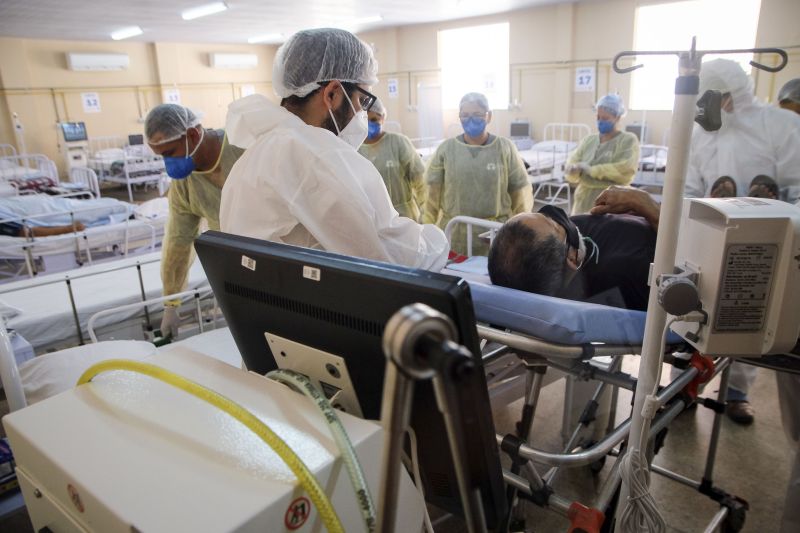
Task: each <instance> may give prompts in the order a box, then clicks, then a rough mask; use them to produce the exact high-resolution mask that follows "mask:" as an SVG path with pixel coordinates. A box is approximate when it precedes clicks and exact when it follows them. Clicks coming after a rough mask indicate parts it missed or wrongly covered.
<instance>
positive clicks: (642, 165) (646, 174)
mask: <svg viewBox="0 0 800 533" xmlns="http://www.w3.org/2000/svg"><path fill="white" fill-rule="evenodd" d="M666 168H667V147H666V146H663V145H658V144H643V145H641V146H640V147H639V167H638V168H637V169H636V175H635V176H634V178H633V185H637V186H640V187H641V186H653V187H663V186H664V175H665V173H666Z"/></svg>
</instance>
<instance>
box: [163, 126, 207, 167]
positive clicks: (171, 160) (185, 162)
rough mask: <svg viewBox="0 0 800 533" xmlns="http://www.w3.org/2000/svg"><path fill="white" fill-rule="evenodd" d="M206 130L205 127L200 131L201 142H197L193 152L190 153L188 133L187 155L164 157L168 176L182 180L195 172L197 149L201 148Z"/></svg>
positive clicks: (187, 136)
mask: <svg viewBox="0 0 800 533" xmlns="http://www.w3.org/2000/svg"><path fill="white" fill-rule="evenodd" d="M205 136H206V130H205V129H203V130H201V132H200V142H198V143H197V146H195V147H194V150H192V153H189V135H188V134H187V135H186V155H185V156H184V157H170V156H165V157H164V169H165V170H166V171H167V176H169V177H170V178H172V179H174V180H182V179H186V178H187V177H188V176H189V174H191V173H192V172H194V169H195V166H194V159H192V157H194V154H195V153H197V149H198V148H200V145H201V144H203V139H205Z"/></svg>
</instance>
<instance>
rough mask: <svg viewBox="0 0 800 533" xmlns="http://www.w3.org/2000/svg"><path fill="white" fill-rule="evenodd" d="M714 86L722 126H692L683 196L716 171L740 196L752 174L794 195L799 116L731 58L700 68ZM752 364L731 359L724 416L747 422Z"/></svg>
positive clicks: (704, 188) (799, 166)
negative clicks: (762, 98)
mask: <svg viewBox="0 0 800 533" xmlns="http://www.w3.org/2000/svg"><path fill="white" fill-rule="evenodd" d="M708 90H717V91H720V92H721V93H722V95H723V98H722V127H721V128H720V129H719V130H718V131H705V130H704V129H703V128H702V127H700V125H697V124H696V125H695V127H694V132H693V133H692V140H691V153H690V155H689V168H688V170H687V174H686V189H685V195H686V196H689V197H703V196H710V195H711V193H712V186H713V185H714V183H715V182H716V181H717V180H718V179H719V178H720V177H722V176H729V177H730V178H732V179H733V181H734V182H735V183H736V190H737V192H738V195H742V196H743V195H746V194H747V193H748V191H749V190H750V186H751V183H752V181H753V178H755V177H756V176H759V175H763V176H769V177H771V178H772V179H774V180H775V182H776V183H777V185H778V189H779V194H780V196H779V197H780V199H782V200H785V201H788V202H792V203H794V202H796V201H797V200H798V198H800V149H798V147H800V116H798V115H796V114H794V113H792V112H790V111H787V110H785V109H779V108H777V107H773V106H767V105H765V104H762V103H760V102H758V101H756V98H755V96H754V94H753V82H752V80H751V79H750V76H748V75H747V74H746V73H745V71H744V70H743V69H742V67H741V66H739V64H738V63H736V62H735V61H731V60H728V59H714V60H712V61H707V62H704V63H703V66H702V69H701V71H700V91H699V94H700V96H702V95H703V94H704V93H705V92H706V91H708ZM755 376H756V368H755V367H753V366H750V365H745V364H740V363H736V364H734V365H733V367H732V368H731V378H730V388H729V390H728V398H727V399H728V408H727V413H728V416H729V417H730V418H731V419H732V420H733V421H735V422H737V423H740V424H750V423H752V422H753V416H754V411H753V408H752V406H751V405H750V403H749V401H748V399H747V392H748V390H749V389H750V386H751V385H752V383H753V381H754V380H755Z"/></svg>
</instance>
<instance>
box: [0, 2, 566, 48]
mask: <svg viewBox="0 0 800 533" xmlns="http://www.w3.org/2000/svg"><path fill="white" fill-rule="evenodd" d="M212 1H213V0H172V1H164V0H0V37H25V38H33V39H55V40H61V39H64V40H80V41H110V40H111V37H110V34H111V32H113V31H116V30H120V29H122V28H125V27H129V26H140V27H141V28H142V30H144V33H143V34H142V35H139V36H137V37H132V38H130V39H129V40H131V41H140V42H208V43H246V42H247V39H248V38H250V37H253V36H256V35H264V34H276V33H278V34H282V35H283V36H284V37H286V36H289V35H291V34H292V33H294V32H295V31H297V30H299V29H304V28H312V27H325V26H336V27H341V28H347V29H350V30H352V31H369V30H376V29H380V28H388V27H394V26H403V25H408V24H421V23H426V22H436V21H444V20H455V19H460V18H465V17H472V16H478V15H487V14H493V13H502V12H506V11H512V10H515V9H521V8H526V7H531V6H537V5H545V4H554V3H566V2H570V1H575V0H494V1H491V0H424V1H419V0H371V1H367V0H294V1H291V2H290V1H287V0H283V1H276V0H230V1H228V2H227V4H228V9H227V11H224V12H222V13H217V14H214V15H209V16H206V17H203V18H199V19H195V20H190V21H185V20H183V19H182V18H181V11H183V10H185V9H188V8H192V7H197V6H199V5H203V4H207V3H210V2H212ZM376 15H380V16H381V17H382V20H381V21H379V22H368V23H359V22H358V19H364V18H367V17H374V16H376ZM354 21H355V22H354ZM272 42H280V38H278V39H277V40H273V41H272Z"/></svg>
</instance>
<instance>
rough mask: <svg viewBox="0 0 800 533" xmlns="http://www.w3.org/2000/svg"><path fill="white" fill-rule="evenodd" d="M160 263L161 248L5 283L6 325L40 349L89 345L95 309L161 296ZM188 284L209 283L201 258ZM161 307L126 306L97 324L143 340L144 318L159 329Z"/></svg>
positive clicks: (0, 298) (1, 296) (1, 297)
mask: <svg viewBox="0 0 800 533" xmlns="http://www.w3.org/2000/svg"><path fill="white" fill-rule="evenodd" d="M160 267H161V252H154V253H150V254H146V255H141V256H138V257H130V258H125V259H120V260H118V261H115V262H113V263H105V264H102V265H93V266H87V267H83V268H80V269H77V270H73V271H70V272H67V273H61V274H50V275H47V276H42V277H39V278H36V279H32V280H23V281H16V282H12V283H8V284H5V285H3V286H0V302H2V304H3V305H4V306H6V307H8V308H9V309H10V310H11V316H10V318H8V319H7V321H6V326H7V327H8V328H9V329H13V330H15V331H16V332H17V333H18V334H19V335H21V336H22V337H24V338H25V339H26V340H28V342H30V344H31V345H32V346H33V348H34V350H35V351H36V352H37V353H44V352H46V351H48V350H52V349H58V348H62V347H70V346H74V345H77V344H81V343H84V342H86V341H88V340H89V338H90V334H89V330H88V325H89V324H88V322H89V319H90V317H91V316H92V315H94V314H95V313H97V312H99V311H103V310H107V309H109V308H115V307H119V306H125V305H129V304H132V303H138V302H142V301H146V300H150V299H153V298H158V297H160V296H161V292H162V284H161V273H160ZM187 287H188V289H190V290H202V289H204V288H206V287H207V282H206V277H205V274H204V272H203V269H202V267H201V266H200V263H199V261H195V262H194V263H193V264H192V266H191V268H190V270H189V276H188V285H187ZM160 310H161V306H160V305H155V306H154V308H153V310H151V309H148V308H142V307H136V308H125V309H122V310H120V311H119V312H116V313H113V314H110V315H109V314H106V315H104V316H102V317H101V319H100V320H98V321H96V322H95V323H93V324H92V325H93V326H94V328H96V329H101V330H104V331H106V332H107V331H109V330H112V331H113V330H114V329H116V330H119V331H120V332H121V333H120V334H121V335H124V336H123V338H132V337H138V338H141V335H142V321H144V328H145V329H146V330H153V329H155V327H156V325H157V324H158V322H157V321H156V320H157V317H154V314H155V313H156V312H160ZM158 320H160V319H158ZM131 332H133V334H131ZM117 338H119V337H117Z"/></svg>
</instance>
